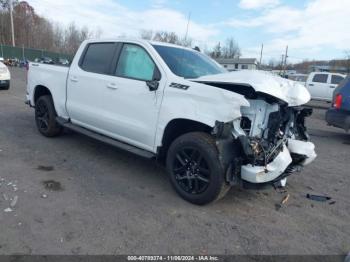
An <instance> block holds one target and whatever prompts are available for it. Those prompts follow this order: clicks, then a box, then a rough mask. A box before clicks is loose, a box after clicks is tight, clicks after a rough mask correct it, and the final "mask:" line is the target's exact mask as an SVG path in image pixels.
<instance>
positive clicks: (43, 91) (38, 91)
mask: <svg viewBox="0 0 350 262" xmlns="http://www.w3.org/2000/svg"><path fill="white" fill-rule="evenodd" d="M44 95H50V96H52V94H51V91H50V89H48V88H47V87H46V86H43V85H37V86H36V87H35V88H34V96H33V100H34V105H35V104H36V101H37V100H38V99H39V97H41V96H44Z"/></svg>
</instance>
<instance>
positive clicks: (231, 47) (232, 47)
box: [222, 37, 241, 58]
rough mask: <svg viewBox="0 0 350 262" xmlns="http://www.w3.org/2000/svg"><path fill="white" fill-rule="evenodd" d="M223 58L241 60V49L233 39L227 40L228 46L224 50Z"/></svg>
mask: <svg viewBox="0 0 350 262" xmlns="http://www.w3.org/2000/svg"><path fill="white" fill-rule="evenodd" d="M222 50H223V51H222V56H223V58H239V57H240V56H241V49H240V48H239V46H238V44H237V42H236V41H235V39H234V38H233V37H231V38H228V39H226V45H225V46H224V47H223V48H222Z"/></svg>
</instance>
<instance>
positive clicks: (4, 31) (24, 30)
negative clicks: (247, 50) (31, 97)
mask: <svg viewBox="0 0 350 262" xmlns="http://www.w3.org/2000/svg"><path fill="white" fill-rule="evenodd" d="M13 22H14V28H15V30H14V31H15V44H16V46H19V47H22V46H24V47H26V48H34V49H44V50H47V51H52V52H58V53H64V54H70V55H73V54H74V53H75V52H76V50H77V49H78V47H79V45H80V44H81V42H82V41H84V40H86V39H88V38H99V37H100V36H101V34H102V31H97V32H93V31H91V30H90V29H89V28H87V27H86V26H85V27H82V28H80V27H78V26H76V25H75V24H74V22H72V23H70V24H69V25H68V26H63V25H61V24H58V23H55V22H53V21H50V20H48V19H47V18H45V17H43V16H40V15H39V14H37V13H36V12H35V10H34V8H33V7H32V6H31V5H30V4H28V2H26V1H18V0H13ZM139 36H140V37H141V38H143V39H147V40H153V41H160V42H167V43H172V44H176V45H181V46H185V47H192V48H195V46H193V45H194V42H195V41H194V39H192V38H191V37H187V36H186V37H185V36H184V37H180V36H179V35H177V34H176V33H175V32H168V31H152V30H141V31H140V35H139ZM0 44H4V45H12V37H11V22H10V6H9V0H0ZM196 49H197V50H199V48H198V47H196ZM201 51H203V52H205V53H206V54H208V55H210V56H211V57H213V58H237V57H239V56H240V55H241V51H240V48H239V46H238V44H237V42H236V41H235V40H234V39H233V38H228V39H227V40H226V42H224V44H222V43H221V42H219V43H218V44H217V45H216V46H214V48H212V49H205V50H201Z"/></svg>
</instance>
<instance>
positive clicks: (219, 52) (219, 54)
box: [210, 42, 222, 58]
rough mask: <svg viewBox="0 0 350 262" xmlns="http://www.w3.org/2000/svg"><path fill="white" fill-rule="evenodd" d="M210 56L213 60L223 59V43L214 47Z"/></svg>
mask: <svg viewBox="0 0 350 262" xmlns="http://www.w3.org/2000/svg"><path fill="white" fill-rule="evenodd" d="M210 56H211V57H212V58H221V57H222V50H221V43H220V42H219V43H217V45H215V46H214V48H213V51H212V52H211V53H210Z"/></svg>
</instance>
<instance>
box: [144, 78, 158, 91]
mask: <svg viewBox="0 0 350 262" xmlns="http://www.w3.org/2000/svg"><path fill="white" fill-rule="evenodd" d="M146 85H147V86H148V88H149V91H156V90H157V89H158V87H159V82H158V81H157V80H152V81H146Z"/></svg>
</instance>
